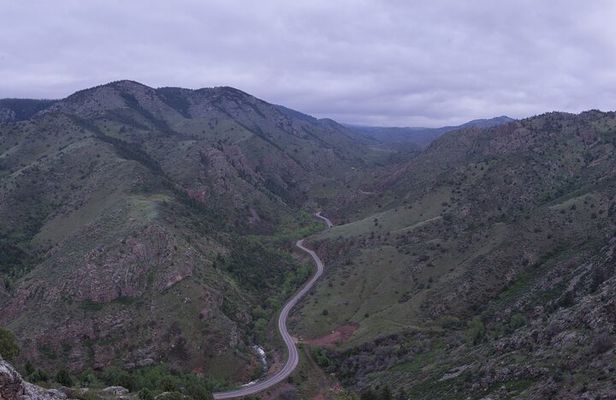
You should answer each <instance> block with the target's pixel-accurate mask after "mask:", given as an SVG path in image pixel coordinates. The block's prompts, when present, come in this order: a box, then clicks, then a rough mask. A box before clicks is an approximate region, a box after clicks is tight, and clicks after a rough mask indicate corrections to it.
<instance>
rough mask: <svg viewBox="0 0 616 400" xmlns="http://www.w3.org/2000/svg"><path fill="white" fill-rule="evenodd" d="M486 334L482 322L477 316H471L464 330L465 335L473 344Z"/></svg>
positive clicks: (479, 341) (481, 339)
mask: <svg viewBox="0 0 616 400" xmlns="http://www.w3.org/2000/svg"><path fill="white" fill-rule="evenodd" d="M485 334H486V328H485V326H484V325H483V322H482V321H481V319H480V318H479V317H475V318H473V319H472V320H471V321H470V322H469V323H468V329H467V331H466V336H467V338H468V340H469V342H470V343H472V344H473V345H477V344H479V343H481V342H482V341H483V339H484V338H485Z"/></svg>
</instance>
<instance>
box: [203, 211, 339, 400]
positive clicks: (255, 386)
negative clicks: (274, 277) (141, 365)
mask: <svg viewBox="0 0 616 400" xmlns="http://www.w3.org/2000/svg"><path fill="white" fill-rule="evenodd" d="M315 216H316V217H318V218H321V219H322V220H323V221H325V223H326V224H327V229H330V228H331V227H332V226H334V225H333V224H332V222H331V221H330V220H329V219H328V218H327V217H324V216H323V215H321V212H318V213H316V214H315ZM295 245H296V246H297V247H298V248H300V249H301V250H303V251H305V252H306V253H308V254H310V257H312V259H313V261H314V264H315V265H316V267H317V272H316V273H315V274H314V275H313V276H312V278H310V280H309V281H308V282H306V283H305V284H304V286H303V287H302V288H301V289H300V290H299V291H298V292H297V293H295V295H294V296H293V297H291V298H290V299H289V301H288V302H287V303H286V304H285V305H284V307H283V308H282V311H280V315H279V316H278V331H280V335H281V336H282V340H284V343H285V344H286V345H287V350H288V353H289V357H288V359H287V362H286V363H285V365H284V367H282V369H281V370H280V371H278V372H277V373H276V374H274V375H272V376H271V377H269V378H267V379H265V380H263V381H256V382H254V383H250V384H247V385H244V386H242V387H241V388H239V389H235V390H230V391H227V392H218V393H214V394H213V396H214V399H215V400H219V399H234V398H236V397H243V396H250V395H253V394H256V393H259V392H261V391H263V390H265V389H269V388H270V387H272V386H274V385H275V384H277V383H279V382H281V381H283V380H284V379H286V378H287V377H288V376H289V375H291V373H292V372H293V370H294V369H295V367H297V363H298V362H299V354H298V353H297V346H296V345H295V340H293V337H292V336H291V334H290V333H289V331H288V330H287V318H288V317H289V312H291V309H292V308H293V307H295V305H296V304H297V302H298V301H299V300H300V299H301V298H302V297H303V296H304V295H305V294H306V293H308V291H309V290H310V289H311V288H312V286H314V284H315V282H316V281H317V280H318V279H319V277H320V276H321V275H322V274H323V262H322V261H321V259H320V258H319V256H317V253H315V252H314V251H312V250H310V249H309V248H307V247H305V246H304V239H300V240H298V241H297V243H295Z"/></svg>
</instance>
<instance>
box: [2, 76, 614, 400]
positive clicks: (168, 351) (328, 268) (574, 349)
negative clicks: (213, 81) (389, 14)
mask: <svg viewBox="0 0 616 400" xmlns="http://www.w3.org/2000/svg"><path fill="white" fill-rule="evenodd" d="M0 110H4V111H2V114H1V115H3V117H2V122H0V221H1V222H2V223H1V224H0V283H2V284H0V325H1V326H3V327H5V328H7V329H8V331H10V332H12V333H7V332H8V331H6V330H4V329H2V330H0V336H1V337H0V352H1V351H2V348H4V347H6V346H7V343H8V342H11V341H16V342H17V344H18V345H19V346H18V347H20V348H21V352H20V353H19V354H18V355H16V351H15V349H16V348H17V346H16V345H14V344H13V343H9V345H10V346H9V347H10V348H11V355H12V356H15V358H14V363H15V365H16V366H17V367H18V369H20V370H21V371H23V375H24V378H25V379H27V380H29V381H32V382H33V383H41V381H42V385H43V386H45V385H47V386H49V385H52V386H53V385H56V384H62V385H64V386H87V387H92V388H94V390H95V391H92V392H88V393H87V392H85V391H80V390H72V389H71V390H69V391H68V392H67V393H68V394H69V395H70V396H73V395H74V396H76V397H78V398H85V397H88V398H109V397H105V396H106V395H105V394H101V393H99V392H98V390H99V389H102V387H104V385H123V386H126V387H127V388H128V389H130V390H131V391H132V392H133V393H132V394H130V396H132V397H131V398H136V397H137V395H136V392H137V391H139V390H143V391H144V392H143V393H141V394H140V395H139V397H140V398H151V397H152V393H149V394H148V392H147V391H145V390H146V389H147V390H153V391H155V392H156V394H160V395H161V396H171V397H173V396H176V395H180V394H181V395H188V396H189V397H192V398H209V396H210V392H211V391H212V390H222V389H225V388H228V387H232V386H234V387H236V386H238V385H239V384H240V383H245V382H250V381H252V380H255V379H258V378H259V377H262V376H263V375H264V374H265V373H267V372H266V370H267V369H268V368H271V371H274V370H277V368H279V366H280V365H282V362H283V361H284V359H285V356H286V355H285V353H284V351H283V350H282V349H284V347H283V346H282V343H281V342H280V338H279V337H278V335H277V331H276V326H277V321H276V320H277V314H278V312H279V310H280V308H281V305H282V304H283V303H284V301H285V299H287V298H289V297H290V295H291V294H292V293H293V292H295V291H296V290H297V289H298V288H299V287H300V286H301V285H302V284H303V283H304V282H305V281H306V279H307V277H308V275H309V274H310V272H311V271H312V268H311V265H310V264H309V263H308V260H306V259H304V258H302V256H301V255H299V254H297V253H295V252H294V251H293V249H294V243H295V241H296V240H297V239H299V238H304V237H307V236H308V238H307V240H306V243H307V245H308V246H309V247H310V248H313V249H315V250H316V251H317V252H318V254H319V256H320V257H321V258H322V259H323V261H324V263H325V272H324V275H323V277H322V278H321V279H320V281H319V282H318V283H317V285H316V286H315V287H314V288H313V289H311V290H310V292H309V293H308V295H307V296H306V297H305V298H304V299H302V300H301V302H300V304H299V305H298V307H297V308H295V309H294V310H293V312H292V315H291V319H290V321H289V326H290V331H291V333H292V334H293V336H294V337H295V338H296V339H297V340H298V342H300V343H301V345H300V346H299V353H300V357H301V361H300V364H299V367H298V369H297V370H296V372H295V373H294V374H293V375H292V376H291V378H290V379H287V380H285V381H284V382H281V383H280V385H278V386H276V387H273V388H272V389H271V390H269V391H268V392H266V393H265V394H264V395H263V396H266V398H331V399H339V398H354V397H353V396H355V398H356V397H357V396H358V395H361V396H363V398H378V399H387V398H391V397H392V396H396V397H397V398H409V397H411V398H414V399H432V398H442V399H448V398H450V399H454V398H492V399H511V398H530V399H544V398H559V399H577V398H580V397H581V398H613V397H614V396H616V393H614V389H613V388H614V386H615V385H614V383H615V382H614V379H613V378H612V375H613V365H614V364H615V362H616V355H615V351H614V350H615V348H616V346H615V344H616V320H615V318H614V315H616V314H615V313H614V310H615V307H616V305H615V303H614V300H613V299H614V298H615V296H614V295H615V294H616V276H615V275H616V273H615V270H614V266H615V265H616V260H615V259H614V254H615V250H616V247H615V246H616V236H615V233H616V217H615V215H616V174H614V171H616V157H614V146H615V145H616V113H614V112H607V113H605V112H600V111H596V110H593V111H588V112H584V113H581V114H577V115H575V114H567V113H547V114H543V115H538V116H535V117H532V118H527V119H522V120H515V121H513V120H509V119H507V118H506V117H499V118H497V119H494V120H481V121H472V122H470V123H468V124H465V125H464V126H460V127H447V128H441V129H446V130H447V131H440V132H439V136H438V138H435V139H434V140H431V139H430V143H427V141H426V142H425V143H424V144H423V145H422V146H423V147H422V148H419V147H418V146H417V145H415V144H413V142H412V141H409V142H407V144H403V145H400V144H396V143H397V142H396V140H403V139H404V140H406V139H407V136H406V134H403V135H404V136H403V137H402V139H395V135H394V134H393V133H392V136H391V137H392V138H394V139H391V140H389V139H387V140H386V139H383V138H375V137H373V136H372V135H370V134H367V133H366V132H365V131H361V129H358V128H353V127H348V126H343V125H340V124H338V123H336V122H335V121H332V120H328V119H316V118H313V117H311V116H309V115H306V114H303V113H301V112H298V111H294V110H290V109H288V108H286V107H284V106H280V105H274V104H270V103H267V102H265V101H263V100H260V99H257V98H255V97H253V96H251V95H249V94H247V93H244V92H242V91H240V90H237V89H234V88H229V87H217V88H205V89H198V90H190V89H182V88H158V89H156V88H150V87H148V86H145V85H142V84H140V83H137V82H132V81H118V82H112V83H109V84H106V85H101V86H98V87H94V88H89V89H86V90H82V91H79V92H77V93H75V94H73V95H71V96H69V97H67V98H65V99H60V100H51V101H36V100H23V101H21V100H0ZM449 128H451V129H449ZM454 128H455V129H454ZM366 129H373V128H366ZM374 129H376V128H374ZM376 132H377V131H374V135H376ZM395 133H396V135H397V134H398V132H397V131H396V132H395ZM432 133H434V132H432ZM432 133H429V134H432ZM388 134H389V133H386V134H385V136H384V137H388V136H387V135H388ZM429 134H428V133H427V134H426V135H428V136H426V137H429ZM413 140H415V139H413ZM316 210H321V211H323V212H324V214H325V215H327V216H328V217H330V218H331V219H332V220H333V221H334V222H335V223H336V226H334V227H333V228H331V229H329V230H327V231H323V232H321V230H322V226H321V224H320V223H319V222H318V221H316V220H315V219H314V218H313V216H312V213H313V212H314V211H316ZM7 338H9V339H11V340H8V339H7ZM255 345H258V346H261V347H262V348H264V349H265V354H266V355H267V357H266V359H265V362H264V360H263V359H262V358H260V357H259V353H260V351H255V349H254V347H253V346H255ZM3 346H4V347H3ZM3 356H5V358H8V357H6V355H4V354H3ZM11 361H13V360H12V359H11ZM6 365H8V364H6ZM5 370H6V371H9V372H10V374H9V375H11V376H13V377H15V376H16V375H15V374H14V373H13V370H12V367H10V368H9V366H6V367H5ZM50 376H51V378H50ZM11 379H12V378H11ZM20 379H21V378H20ZM45 380H47V381H48V382H47V383H45V382H44V381H45ZM52 380H55V381H56V383H53V382H51V381H52ZM19 381H21V380H19ZM62 382H64V383H62ZM69 383H72V385H71V384H69ZM0 386H1V382H0ZM0 390H3V388H0ZM114 390H115V389H114ZM118 390H119V389H118ZM163 391H167V392H169V391H173V392H178V393H175V394H173V393H172V394H167V395H162V394H161V392H163ZM392 392H393V394H392ZM52 393H55V394H59V393H60V392H52ZM148 396H149V397H148ZM176 397H177V396H176ZM176 397H173V398H176Z"/></svg>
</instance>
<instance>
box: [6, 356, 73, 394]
mask: <svg viewBox="0 0 616 400" xmlns="http://www.w3.org/2000/svg"><path fill="white" fill-rule="evenodd" d="M65 399H66V395H65V394H64V393H62V392H60V391H57V390H47V389H44V388H42V387H39V386H36V385H33V384H31V383H28V382H26V381H24V380H23V379H22V377H21V375H19V372H17V371H16V370H15V368H13V366H12V365H11V364H9V363H8V362H6V361H4V360H2V359H1V358H0V400H65Z"/></svg>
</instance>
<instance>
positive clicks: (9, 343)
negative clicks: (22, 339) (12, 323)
mask: <svg viewBox="0 0 616 400" xmlns="http://www.w3.org/2000/svg"><path fill="white" fill-rule="evenodd" d="M18 354H19V346H18V345H17V340H15V336H14V335H13V333H12V332H10V331H8V330H6V329H4V328H0V356H2V358H4V359H5V360H7V361H9V362H13V361H15V357H17V355H18Z"/></svg>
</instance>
